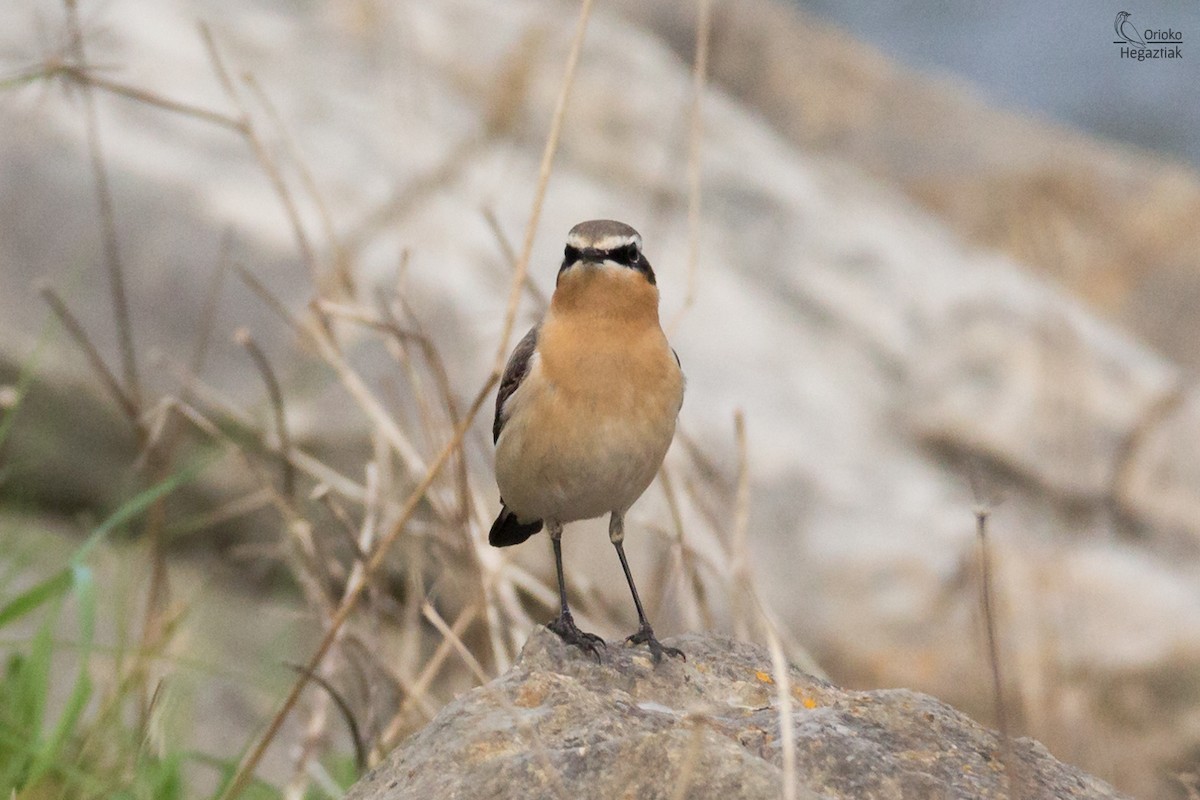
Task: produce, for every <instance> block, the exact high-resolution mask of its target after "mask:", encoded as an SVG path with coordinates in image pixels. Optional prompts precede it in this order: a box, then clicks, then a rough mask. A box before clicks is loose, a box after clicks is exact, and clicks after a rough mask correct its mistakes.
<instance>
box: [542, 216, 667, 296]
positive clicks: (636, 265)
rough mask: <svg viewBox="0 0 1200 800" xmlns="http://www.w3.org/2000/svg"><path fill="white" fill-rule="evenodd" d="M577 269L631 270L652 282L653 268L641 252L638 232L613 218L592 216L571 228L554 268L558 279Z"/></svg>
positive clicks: (640, 240)
mask: <svg viewBox="0 0 1200 800" xmlns="http://www.w3.org/2000/svg"><path fill="white" fill-rule="evenodd" d="M578 268H583V269H585V270H586V269H601V270H632V271H633V272H635V273H638V274H639V275H641V276H642V278H643V279H644V280H646V281H647V282H649V283H650V284H653V283H654V270H653V268H651V266H650V262H649V261H647V260H646V257H645V256H644V255H642V235H641V234H640V233H638V232H637V231H635V230H634V229H633V228H631V227H630V226H628V225H626V224H625V223H624V222H617V221H616V220H613V219H592V220H588V221H587V222H581V223H579V224H578V225H576V226H575V227H574V228H571V232H570V233H568V234H567V246H566V248H564V250H563V262H562V266H561V267H559V270H558V279H559V281H561V280H562V279H563V276H564V274H566V273H569V272H571V271H573V270H576V269H578Z"/></svg>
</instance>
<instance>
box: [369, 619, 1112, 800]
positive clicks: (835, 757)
mask: <svg viewBox="0 0 1200 800" xmlns="http://www.w3.org/2000/svg"><path fill="white" fill-rule="evenodd" d="M669 644H671V645H672V646H676V647H679V648H681V649H682V650H683V651H684V652H685V653H686V654H687V661H686V662H681V661H677V660H674V659H672V660H669V661H665V662H663V663H661V664H659V665H657V666H655V665H654V664H652V663H651V661H650V659H649V658H648V656H647V654H646V653H645V652H644V651H643V650H639V649H630V648H626V647H624V646H623V645H622V644H621V643H620V642H612V643H610V644H609V646H608V648H607V649H606V651H605V652H604V657H603V663H601V664H596V663H595V662H593V661H592V660H591V659H590V658H589V657H586V656H584V655H583V654H581V653H580V652H579V651H578V650H576V649H574V648H571V647H567V646H566V645H564V644H563V643H562V642H561V641H560V640H559V639H558V637H556V636H554V635H553V634H551V633H550V632H548V631H547V630H546V629H544V628H538V629H536V630H535V631H534V633H533V635H532V636H531V637H530V640H529V641H528V642H527V643H526V645H525V649H524V650H523V651H522V654H521V658H520V659H519V660H518V662H517V663H516V664H515V665H514V666H513V668H512V669H511V670H510V671H509V672H508V673H506V674H504V675H501V676H500V677H499V678H496V679H495V680H493V681H492V682H491V683H488V684H486V685H484V686H481V687H479V688H477V689H473V690H472V691H470V692H468V693H466V694H465V695H463V696H462V697H459V698H458V699H457V700H455V701H453V702H452V703H450V704H449V705H448V706H446V708H444V709H443V710H442V711H441V713H439V714H438V716H437V717H436V718H435V719H434V720H433V721H432V722H430V723H429V725H428V726H427V727H426V728H424V729H423V730H421V731H419V732H418V733H416V734H415V735H413V736H412V737H411V738H410V739H409V740H408V741H406V742H404V743H403V744H401V745H400V746H399V747H398V748H397V749H396V750H395V751H394V752H393V753H392V755H391V756H390V757H389V758H388V759H387V760H386V761H385V762H384V763H383V764H381V765H380V766H378V767H376V768H375V769H374V770H372V771H371V772H370V773H369V774H368V775H366V776H364V777H363V778H362V779H361V780H360V781H359V782H358V783H357V784H356V785H355V787H354V788H352V789H351V790H350V792H349V793H348V794H347V799H348V800H410V799H411V800H418V799H420V800H424V798H430V797H441V798H456V797H462V798H468V797H470V798H485V797H494V798H507V797H523V798H558V797H638V798H646V799H647V800H651V799H657V798H663V800H666V799H667V798H673V797H687V798H691V800H727V798H730V797H737V798H747V799H748V800H749V799H751V798H762V800H776V798H778V797H780V796H781V790H782V781H783V774H784V773H783V754H782V751H781V738H780V721H781V718H782V717H781V710H780V706H779V697H778V694H777V685H776V683H775V680H776V679H777V678H778V677H779V676H775V675H773V672H772V666H771V657H770V655H769V653H767V651H766V650H765V649H764V648H761V647H758V646H755V645H748V644H745V643H742V642H738V641H735V640H733V639H728V638H725V637H721V636H714V635H706V636H701V635H695V634H689V635H686V636H680V637H678V638H675V639H671V640H669ZM787 680H788V683H789V684H790V693H789V696H790V697H791V698H792V699H791V713H790V719H791V725H792V730H793V736H794V737H795V739H794V741H795V766H796V788H797V790H798V792H799V796H800V797H814V798H817V797H819V798H823V799H824V800H838V798H846V800H852V799H853V800H861V799H862V798H877V800H890V799H892V798H894V799H895V800H901V798H917V797H920V798H938V797H945V798H967V797H970V798H980V799H982V798H1007V797H1012V796H1020V797H1023V798H1028V800H1067V799H1068V798H1096V799H1097V800H1099V799H1100V798H1118V797H1121V795H1119V794H1118V793H1117V792H1115V791H1113V789H1112V788H1111V787H1109V786H1107V785H1106V784H1105V783H1104V782H1103V781H1100V780H1097V779H1095V778H1093V777H1091V776H1089V775H1086V774H1085V773H1083V772H1081V771H1079V770H1077V769H1075V768H1073V767H1070V766H1067V765H1065V764H1062V763H1060V762H1058V761H1056V760H1055V759H1054V758H1053V757H1052V756H1050V754H1049V753H1048V752H1047V751H1046V749H1045V748H1044V747H1042V746H1041V745H1040V744H1038V743H1037V742H1035V741H1033V740H1031V739H1019V740H1016V741H1014V742H1013V743H1012V746H1011V753H1012V755H1011V763H1012V764H1013V772H1014V773H1015V774H1016V775H1018V776H1019V777H1018V778H1017V780H1018V781H1019V782H1020V792H1019V794H1017V793H1016V792H1010V790H1009V786H1008V785H1007V783H1006V779H1005V769H1006V768H1005V766H1004V763H1005V759H1006V758H1009V756H1008V755H1006V753H1005V750H1004V748H1003V747H1002V746H1001V740H1000V739H999V737H998V736H997V735H996V734H995V733H994V732H992V731H989V730H986V729H985V728H982V727H981V726H979V725H977V724H976V723H974V722H972V721H971V720H970V719H968V718H967V717H966V716H964V715H963V714H961V713H959V712H957V711H955V710H954V709H952V708H950V707H949V706H947V705H945V704H944V703H940V702H938V701H937V700H935V699H933V698H932V697H929V696H927V695H922V694H917V693H915V692H910V691H906V690H888V691H875V692H850V691H845V690H843V689H839V688H838V687H836V686H834V685H832V684H830V683H827V682H825V681H821V680H818V679H816V678H813V677H811V676H809V675H806V674H804V673H803V672H801V671H799V670H797V669H795V668H791V669H790V670H789V672H788V675H787Z"/></svg>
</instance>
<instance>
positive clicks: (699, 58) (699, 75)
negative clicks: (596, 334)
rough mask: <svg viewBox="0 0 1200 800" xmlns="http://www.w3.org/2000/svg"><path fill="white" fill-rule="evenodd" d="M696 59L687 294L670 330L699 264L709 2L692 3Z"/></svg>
mask: <svg viewBox="0 0 1200 800" xmlns="http://www.w3.org/2000/svg"><path fill="white" fill-rule="evenodd" d="M696 6H697V14H696V60H695V61H694V62H692V106H691V114H690V117H691V119H690V125H689V128H688V167H687V184H688V213H687V223H688V252H687V291H686V294H684V297H683V305H682V306H681V307H680V309H679V311H678V312H677V313H676V314H675V318H674V319H672V320H671V324H670V325H669V326H668V329H669V330H670V331H674V330H675V328H677V327H678V326H679V323H680V322H681V321H682V320H683V317H684V315H685V314H686V313H687V312H688V310H689V309H690V308H691V307H692V305H693V304H694V303H695V302H696V272H697V270H698V264H699V261H700V199H701V192H700V188H701V184H700V173H701V166H702V155H703V145H704V114H703V100H704V87H705V84H706V82H707V80H708V43H709V39H710V38H711V36H710V34H711V29H712V2H711V0H696Z"/></svg>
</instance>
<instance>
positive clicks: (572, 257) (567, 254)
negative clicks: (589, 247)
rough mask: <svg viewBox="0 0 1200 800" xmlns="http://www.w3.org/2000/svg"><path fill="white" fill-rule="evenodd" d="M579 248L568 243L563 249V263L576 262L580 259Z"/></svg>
mask: <svg viewBox="0 0 1200 800" xmlns="http://www.w3.org/2000/svg"><path fill="white" fill-rule="evenodd" d="M579 255H580V254H579V248H577V247H572V246H571V245H567V246H566V249H564V250H563V264H574V263H575V262H576V261H578V260H579Z"/></svg>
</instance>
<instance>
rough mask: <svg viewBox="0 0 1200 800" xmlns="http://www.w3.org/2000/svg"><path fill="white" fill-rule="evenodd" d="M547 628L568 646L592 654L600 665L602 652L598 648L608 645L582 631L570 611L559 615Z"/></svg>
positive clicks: (593, 635)
mask: <svg viewBox="0 0 1200 800" xmlns="http://www.w3.org/2000/svg"><path fill="white" fill-rule="evenodd" d="M546 627H547V628H549V629H550V630H552V631H554V633H556V634H558V638H560V639H562V640H563V641H564V642H566V643H567V644H573V645H575V646H576V647H578V648H579V649H580V650H583V651H584V652H585V653H591V654H592V655H593V656H595V658H596V663H597V664H599V663H600V651H599V650H597V649H596V646H597V645H599V646H600V647H607V646H608V645H607V644H606V643H605V641H604V640H603V639H601V638H600V637H599V636H597V635H596V634H594V633H588V632H587V631H581V630H580V629H579V627H578V626H577V625H576V624H575V619H574V618H573V617H572V616H571V613H570V612H569V611H568V612H564V613H562V614H559V615H558V618H557V619H554V620H552V621H551V622H549V623H547V625H546Z"/></svg>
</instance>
